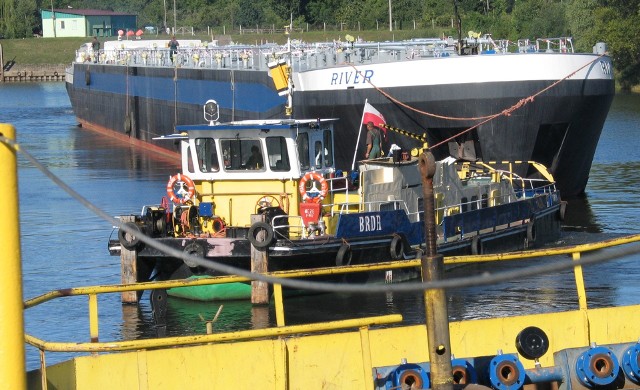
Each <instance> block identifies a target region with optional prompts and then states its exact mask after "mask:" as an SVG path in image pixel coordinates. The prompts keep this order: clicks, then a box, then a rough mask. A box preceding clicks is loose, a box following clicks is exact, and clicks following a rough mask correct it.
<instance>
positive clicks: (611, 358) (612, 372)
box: [576, 347, 620, 387]
mask: <svg viewBox="0 0 640 390" xmlns="http://www.w3.org/2000/svg"><path fill="white" fill-rule="evenodd" d="M619 371H620V364H619V363H618V358H616V356H615V355H614V354H613V352H612V351H611V350H610V349H608V348H605V347H594V348H590V349H589V350H587V351H585V352H583V353H582V354H581V355H580V356H579V357H578V359H577V360H576V376H577V377H578V379H579V380H580V382H582V384H583V385H585V386H587V387H594V386H607V385H610V384H612V383H613V382H614V381H615V380H616V378H617V376H618V372H619Z"/></svg>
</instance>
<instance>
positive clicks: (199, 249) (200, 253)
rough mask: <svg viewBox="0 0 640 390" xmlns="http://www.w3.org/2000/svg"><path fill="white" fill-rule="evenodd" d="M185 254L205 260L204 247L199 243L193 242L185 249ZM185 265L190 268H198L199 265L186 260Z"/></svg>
mask: <svg viewBox="0 0 640 390" xmlns="http://www.w3.org/2000/svg"><path fill="white" fill-rule="evenodd" d="M184 253H186V254H188V255H191V256H196V257H200V258H204V247H203V246H202V245H201V244H199V243H197V242H191V243H189V244H187V246H185V247H184ZM184 263H185V264H186V265H187V266H189V267H190V268H195V267H197V266H198V264H195V263H192V262H191V261H190V260H184Z"/></svg>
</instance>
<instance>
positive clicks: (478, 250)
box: [471, 236, 484, 256]
mask: <svg viewBox="0 0 640 390" xmlns="http://www.w3.org/2000/svg"><path fill="white" fill-rule="evenodd" d="M483 252H484V248H483V246H482V239H480V236H473V238H472V239H471V254H472V255H474V256H477V255H481V254H483Z"/></svg>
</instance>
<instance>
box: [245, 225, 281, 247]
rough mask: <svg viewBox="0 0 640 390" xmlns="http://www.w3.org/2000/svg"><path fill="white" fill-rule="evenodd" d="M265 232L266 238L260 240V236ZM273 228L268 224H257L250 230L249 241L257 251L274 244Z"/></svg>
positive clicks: (248, 233)
mask: <svg viewBox="0 0 640 390" xmlns="http://www.w3.org/2000/svg"><path fill="white" fill-rule="evenodd" d="M260 232H264V236H263V237H262V238H261V239H258V234H259V233H260ZM273 237H274V236H273V228H272V227H271V225H269V224H268V223H266V222H256V223H254V224H253V225H251V227H250V228H249V231H248V232H247V239H248V240H249V242H250V243H251V245H253V246H254V247H256V249H265V248H266V247H268V246H269V245H271V243H272V242H273Z"/></svg>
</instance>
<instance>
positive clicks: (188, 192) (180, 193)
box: [167, 173, 196, 204]
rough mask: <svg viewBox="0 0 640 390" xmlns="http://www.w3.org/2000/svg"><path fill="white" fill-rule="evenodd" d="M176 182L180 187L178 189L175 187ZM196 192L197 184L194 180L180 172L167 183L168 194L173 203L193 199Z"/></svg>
mask: <svg viewBox="0 0 640 390" xmlns="http://www.w3.org/2000/svg"><path fill="white" fill-rule="evenodd" d="M179 183H182V184H179ZM176 184H179V188H178V189H177V190H176V189H174V186H175V185H176ZM185 187H186V189H185ZM195 194H196V186H195V184H193V180H191V179H190V178H189V177H188V176H186V175H183V174H180V173H178V174H176V175H173V176H171V177H170V178H169V182H168V183H167V195H169V199H170V200H171V201H172V202H173V203H176V204H185V203H187V202H188V201H190V200H192V199H193V197H194V195H195Z"/></svg>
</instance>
